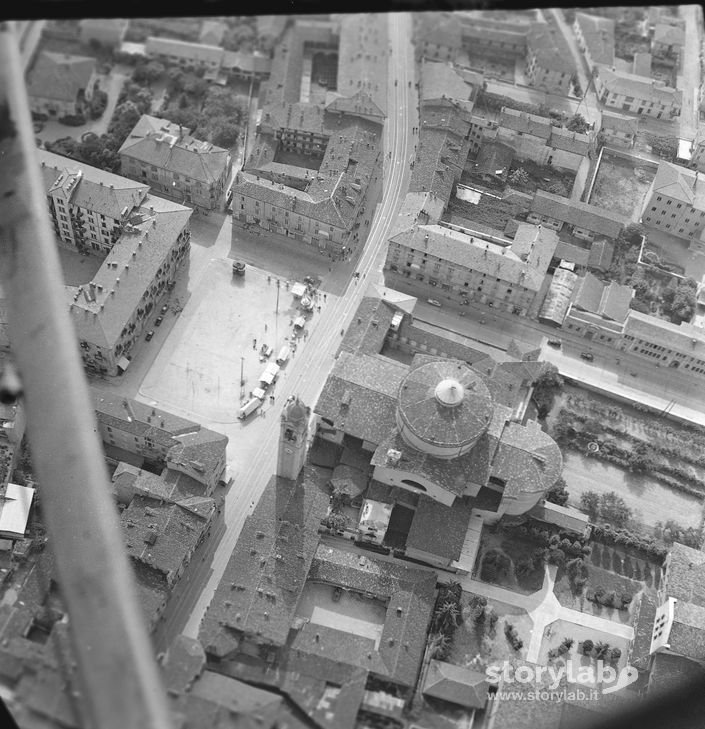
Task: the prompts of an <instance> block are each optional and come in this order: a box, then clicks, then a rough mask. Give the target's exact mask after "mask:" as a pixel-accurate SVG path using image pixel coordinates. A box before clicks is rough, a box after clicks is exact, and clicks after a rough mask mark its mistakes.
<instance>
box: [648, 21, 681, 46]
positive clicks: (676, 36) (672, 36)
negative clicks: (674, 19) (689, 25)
mask: <svg viewBox="0 0 705 729" xmlns="http://www.w3.org/2000/svg"><path fill="white" fill-rule="evenodd" d="M653 40H654V43H662V44H664V45H667V46H685V31H684V30H683V29H682V28H677V27H675V26H673V25H665V24H663V23H657V25H656V27H655V28H654V38H653Z"/></svg>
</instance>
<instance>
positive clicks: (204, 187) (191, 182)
mask: <svg viewBox="0 0 705 729" xmlns="http://www.w3.org/2000/svg"><path fill="white" fill-rule="evenodd" d="M119 153H120V171H121V172H122V174H123V175H125V177H129V178H131V179H133V180H139V181H141V182H144V183H145V184H148V185H149V186H150V188H151V189H152V190H153V191H154V192H156V193H158V194H160V195H164V196H165V197H168V198H170V199H172V200H176V201H177V202H179V203H182V204H184V205H195V206H198V207H200V208H205V209H206V210H214V209H218V208H221V207H222V206H223V205H224V204H225V192H226V188H227V186H228V182H229V180H230V174H231V172H232V158H231V157H230V153H229V152H228V150H227V149H223V148H222V147H216V146H215V145H213V144H210V142H202V141H201V140H199V139H196V138H195V137H192V136H191V134H190V130H189V129H185V128H183V127H181V126H180V125H178V124H173V123H171V122H168V121H166V120H165V119H158V118H157V117H154V116H149V115H148V114H143V115H142V117H141V118H140V120H139V121H138V122H137V124H135V127H134V129H133V130H132V131H131V132H130V135H129V136H128V137H127V139H126V140H125V141H124V142H123V145H122V146H121V147H120V150H119Z"/></svg>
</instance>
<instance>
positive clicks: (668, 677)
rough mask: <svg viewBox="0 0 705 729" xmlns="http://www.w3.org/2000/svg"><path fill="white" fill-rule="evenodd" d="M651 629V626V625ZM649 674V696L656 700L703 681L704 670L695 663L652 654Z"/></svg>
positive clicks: (672, 656)
mask: <svg viewBox="0 0 705 729" xmlns="http://www.w3.org/2000/svg"><path fill="white" fill-rule="evenodd" d="M652 629H653V625H652ZM650 669H651V670H650V673H649V696H650V697H655V698H658V697H659V696H665V695H666V694H673V692H674V691H678V690H679V689H682V688H683V686H685V685H687V684H690V683H691V682H692V683H695V682H696V681H699V682H702V681H704V680H705V668H704V667H703V666H702V665H699V664H698V663H696V662H695V661H691V660H690V659H688V658H683V657H682V656H674V655H673V654H670V653H661V652H658V653H656V654H654V656H653V659H652V663H651V666H650Z"/></svg>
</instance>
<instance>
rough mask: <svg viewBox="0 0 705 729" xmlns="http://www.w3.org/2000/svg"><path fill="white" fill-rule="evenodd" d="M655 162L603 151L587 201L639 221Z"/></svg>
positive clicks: (652, 176) (654, 171) (654, 169)
mask: <svg viewBox="0 0 705 729" xmlns="http://www.w3.org/2000/svg"><path fill="white" fill-rule="evenodd" d="M655 176H656V164H655V163H654V162H651V161H649V160H640V159H638V158H636V157H629V158H627V157H625V156H623V155H616V154H614V153H610V152H608V151H606V150H605V151H604V152H603V154H602V159H601V161H600V166H599V167H598V169H597V172H596V175H595V182H594V185H593V188H592V192H591V194H590V200H589V202H590V203H591V204H593V205H597V206H598V207H602V208H605V210H611V211H613V212H616V213H620V214H621V215H626V216H628V217H630V218H631V219H632V220H633V221H638V220H639V217H640V214H641V209H642V207H643V205H644V198H645V197H646V193H647V192H648V190H649V186H650V185H651V182H652V181H653V179H654V177H655Z"/></svg>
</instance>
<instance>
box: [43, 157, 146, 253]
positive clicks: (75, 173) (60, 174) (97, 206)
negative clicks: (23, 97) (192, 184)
mask: <svg viewBox="0 0 705 729" xmlns="http://www.w3.org/2000/svg"><path fill="white" fill-rule="evenodd" d="M36 153H37V155H38V157H39V161H40V164H41V170H40V171H41V175H42V179H43V181H44V187H45V189H46V193H47V203H48V206H49V213H50V214H51V220H52V223H53V225H54V232H55V233H56V235H57V236H58V238H59V239H60V240H61V242H62V243H64V244H65V245H67V246H68V247H70V248H71V249H73V250H78V251H80V252H82V253H93V254H94V255H105V254H107V253H108V252H109V251H110V250H111V249H112V247H113V246H114V245H115V243H116V242H117V240H118V239H119V238H120V236H121V235H122V230H123V228H124V225H125V223H126V221H127V219H128V217H129V216H130V215H131V214H132V212H133V210H135V208H139V206H140V205H142V203H144V201H145V199H146V198H147V194H148V193H149V186H148V185H145V184H142V183H139V182H134V181H133V180H128V179H126V178H124V177H120V176H119V175H113V174H111V173H110V172H105V171H104V170H99V169H98V168H96V167H90V166H88V165H83V164H79V163H78V162H74V161H73V160H71V159H68V158H67V157H62V156H61V155H58V154H54V153H53V152H47V151H46V150H45V149H38V150H37V152H36Z"/></svg>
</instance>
